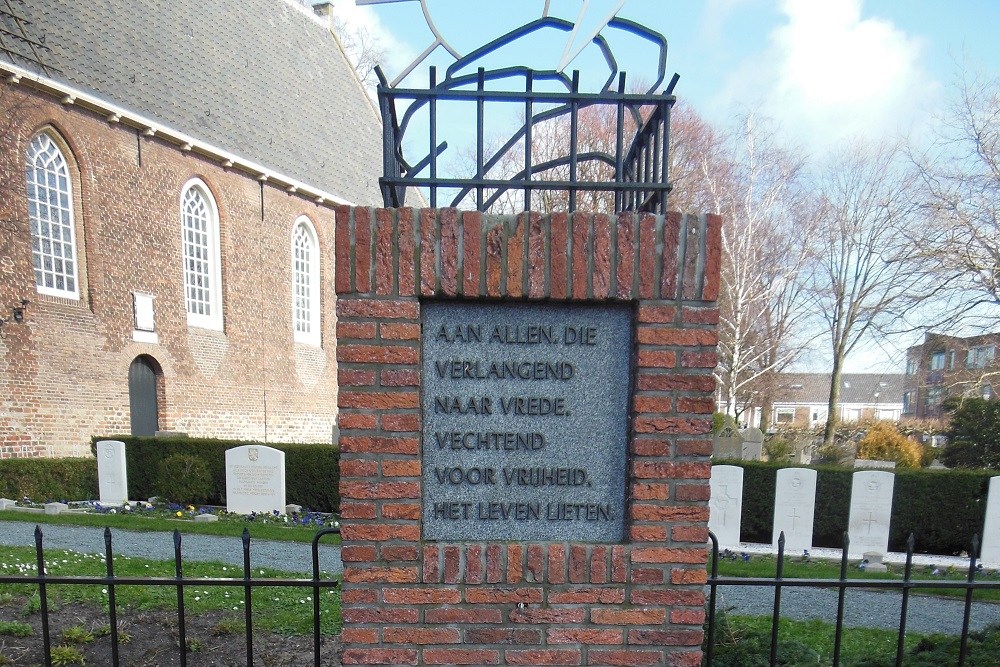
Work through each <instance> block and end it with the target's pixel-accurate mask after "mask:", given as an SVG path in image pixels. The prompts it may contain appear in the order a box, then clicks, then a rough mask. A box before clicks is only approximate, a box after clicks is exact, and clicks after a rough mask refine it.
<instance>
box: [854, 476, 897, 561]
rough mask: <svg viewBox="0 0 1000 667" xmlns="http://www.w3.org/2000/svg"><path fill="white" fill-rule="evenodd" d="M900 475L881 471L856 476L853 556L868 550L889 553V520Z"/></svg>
mask: <svg viewBox="0 0 1000 667" xmlns="http://www.w3.org/2000/svg"><path fill="white" fill-rule="evenodd" d="M895 480H896V476H895V475H893V474H892V473H891V472H884V471H881V470H863V471H861V472H856V473H854V478H853V480H852V481H851V510H850V515H849V518H848V523H847V534H848V536H849V537H850V538H851V548H850V555H851V556H852V557H854V556H861V555H862V554H864V553H865V552H866V551H876V552H878V553H880V554H885V553H888V551H889V518H890V517H891V516H892V490H893V486H894V484H895Z"/></svg>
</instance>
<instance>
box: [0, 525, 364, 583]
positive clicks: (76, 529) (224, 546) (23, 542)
mask: <svg viewBox="0 0 1000 667" xmlns="http://www.w3.org/2000/svg"><path fill="white" fill-rule="evenodd" d="M42 536H43V546H44V547H45V548H46V550H48V549H70V550H72V551H79V552H82V553H104V529H103V528H91V527H88V526H57V525H43V526H42ZM112 538H113V542H112V546H113V547H114V551H115V553H120V554H125V555H128V556H137V557H140V558H152V559H156V560H163V559H170V560H172V559H173V557H174V540H173V536H172V535H171V534H170V533H143V532H135V531H130V530H122V529H115V530H113V531H112ZM181 538H182V540H181V553H182V554H183V556H184V559H185V560H196V561H218V562H222V563H232V564H233V565H238V566H241V567H242V565H243V543H242V541H241V540H240V538H238V537H217V536H214V535H182V536H181ZM327 539H332V538H327ZM0 544H6V545H10V546H33V545H34V544H35V524H33V523H29V522H27V521H23V522H22V521H0ZM250 564H251V565H252V566H254V567H274V568H278V569H281V570H287V571H289V572H299V573H303V574H307V575H310V576H311V575H312V554H311V545H309V544H304V543H302V542H275V541H272V540H251V542H250ZM319 567H320V570H322V571H324V572H326V573H328V574H338V573H340V572H341V571H342V570H343V569H344V566H343V563H342V562H341V560H340V547H335V546H324V545H323V543H322V542H321V543H320V548H319Z"/></svg>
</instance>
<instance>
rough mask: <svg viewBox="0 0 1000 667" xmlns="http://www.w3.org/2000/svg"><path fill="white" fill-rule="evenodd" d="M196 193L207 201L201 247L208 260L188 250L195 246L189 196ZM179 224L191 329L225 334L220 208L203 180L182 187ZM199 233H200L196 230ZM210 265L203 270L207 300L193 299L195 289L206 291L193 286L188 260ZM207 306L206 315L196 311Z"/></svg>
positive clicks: (188, 319)
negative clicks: (206, 284) (189, 230)
mask: <svg viewBox="0 0 1000 667" xmlns="http://www.w3.org/2000/svg"><path fill="white" fill-rule="evenodd" d="M192 190H193V191H195V192H197V193H198V194H199V195H200V196H201V197H202V199H203V200H204V202H205V207H206V210H207V217H206V219H204V222H205V230H204V233H205V243H204V244H201V247H202V248H203V249H204V250H205V254H206V257H205V258H199V257H191V256H189V249H190V248H192V244H191V243H189V239H188V213H187V211H186V204H187V201H186V200H187V196H188V193H189V192H191V191H192ZM180 222H181V261H182V267H181V272H182V274H183V278H184V309H185V311H186V312H187V322H188V326H191V327H199V328H202V329H215V330H217V331H222V329H223V317H222V257H221V251H220V240H219V207H218V206H217V205H216V203H215V197H214V196H213V195H212V191H211V190H209V188H208V186H207V185H205V182H204V181H202V180H201V179H200V178H192V179H191V180H190V181H188V182H187V183H185V184H184V187H183V188H181V197H180ZM194 231H196V232H197V231H198V230H194ZM202 259H203V261H205V262H207V263H208V267H207V270H205V271H201V272H200V273H201V274H202V275H204V274H207V277H208V289H207V293H206V294H205V296H206V297H207V298H206V299H197V300H196V299H193V298H192V290H202V289H203V288H201V287H199V286H197V285H195V284H193V282H192V279H193V278H194V277H196V275H197V274H194V273H192V271H190V270H189V266H188V264H189V260H194V261H196V262H197V261H200V260H202ZM200 304H204V305H207V307H208V308H207V310H208V312H207V313H201V312H197V311H198V310H199V308H198V305H200Z"/></svg>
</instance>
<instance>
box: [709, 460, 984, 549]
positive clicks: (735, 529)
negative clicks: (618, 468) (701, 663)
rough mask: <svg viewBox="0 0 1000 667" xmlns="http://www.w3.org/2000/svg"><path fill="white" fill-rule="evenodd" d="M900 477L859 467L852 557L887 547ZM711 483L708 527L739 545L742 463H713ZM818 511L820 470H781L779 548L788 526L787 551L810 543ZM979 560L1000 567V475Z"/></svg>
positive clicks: (726, 544) (775, 531)
mask: <svg viewBox="0 0 1000 667" xmlns="http://www.w3.org/2000/svg"><path fill="white" fill-rule="evenodd" d="M895 477H896V476H895V475H894V474H893V473H891V472H885V471H881V470H861V471H858V472H856V473H854V476H853V479H852V481H851V506H850V513H849V518H848V526H847V534H848V537H849V538H850V549H849V554H848V555H849V556H850V557H852V558H853V557H860V556H862V555H864V554H867V553H877V554H881V555H885V554H886V553H888V551H889V521H890V518H891V516H892V493H893V488H894V483H895ZM711 489H712V499H711V501H710V503H709V508H710V509H709V520H708V529H709V530H711V531H712V532H713V533H715V536H716V538H717V539H718V540H719V546H720V547H723V548H734V547H739V544H740V523H741V515H742V509H743V468H741V467H739V466H731V465H717V466H712V478H711ZM815 513H816V471H815V470H812V469H811V468H782V469H781V470H779V471H778V474H777V478H776V481H775V489H774V523H773V528H772V534H771V543H772V546H773V547H774V548H775V549H777V545H778V536H779V535H780V534H781V533H782V532H784V533H785V551H786V553H795V552H799V551H802V550H804V549H811V548H812V532H813V521H814V517H815ZM971 537H972V536H971V535H970V536H969V538H970V539H971ZM980 562H981V563H982V564H983V565H984V566H986V567H1000V476H996V477H993V478H991V479H990V488H989V496H988V499H987V502H986V520H985V522H984V525H983V532H982V540H981V547H980Z"/></svg>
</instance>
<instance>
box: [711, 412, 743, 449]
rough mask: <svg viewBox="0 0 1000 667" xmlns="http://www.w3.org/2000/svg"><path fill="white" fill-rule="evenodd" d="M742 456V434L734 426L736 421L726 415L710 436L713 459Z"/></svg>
mask: <svg viewBox="0 0 1000 667" xmlns="http://www.w3.org/2000/svg"><path fill="white" fill-rule="evenodd" d="M742 456H743V436H742V435H740V431H739V429H738V428H736V422H735V421H734V420H733V418H732V417H731V416H730V415H726V419H725V423H724V424H723V425H722V428H721V429H719V432H718V433H717V434H716V435H715V437H714V438H712V457H713V458H715V459H739V458H742Z"/></svg>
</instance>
